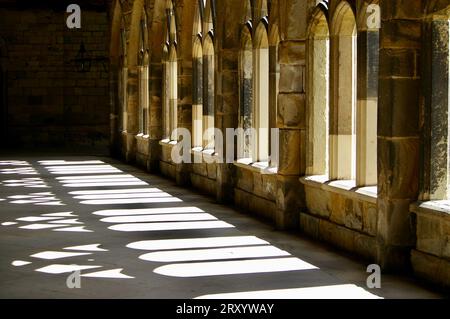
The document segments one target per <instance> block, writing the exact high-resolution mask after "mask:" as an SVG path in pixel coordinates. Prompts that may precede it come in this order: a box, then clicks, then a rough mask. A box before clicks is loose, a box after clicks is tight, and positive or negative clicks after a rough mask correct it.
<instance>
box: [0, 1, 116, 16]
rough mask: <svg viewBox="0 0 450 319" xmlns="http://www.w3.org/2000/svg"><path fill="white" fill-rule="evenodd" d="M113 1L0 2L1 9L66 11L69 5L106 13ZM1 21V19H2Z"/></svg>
mask: <svg viewBox="0 0 450 319" xmlns="http://www.w3.org/2000/svg"><path fill="white" fill-rule="evenodd" d="M112 1H113V0H0V8H9V9H18V10H32V9H50V10H55V11H59V10H66V8H67V6H68V5H69V4H72V3H73V4H78V5H79V6H80V7H81V9H82V10H83V8H84V9H89V10H98V11H106V10H107V9H108V6H109V4H110V3H111V2H112ZM0 19H1V17H0Z"/></svg>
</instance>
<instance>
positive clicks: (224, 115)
mask: <svg viewBox="0 0 450 319" xmlns="http://www.w3.org/2000/svg"><path fill="white" fill-rule="evenodd" d="M241 5H242V0H227V1H219V2H217V8H216V9H217V12H222V14H219V15H218V16H217V21H216V28H215V37H216V39H217V41H216V47H215V60H216V70H215V71H216V83H215V84H216V86H215V91H216V98H215V108H216V110H215V125H216V127H217V128H218V129H220V130H222V132H223V133H224V134H223V135H224V136H223V138H224V141H223V156H224V163H221V164H217V179H216V183H217V184H216V199H217V201H218V202H220V203H234V186H235V181H234V176H235V167H234V164H232V163H226V160H225V159H226V157H227V145H228V144H230V146H232V148H233V149H234V152H235V156H236V154H237V153H236V152H237V148H236V145H235V143H234V141H233V140H231V141H230V140H228V139H227V136H226V129H227V128H232V129H235V128H237V127H238V109H239V76H238V57H239V47H240V44H239V43H240V38H239V32H230V30H232V28H236V30H240V28H239V27H238V26H237V25H238V24H239V21H238V19H239V17H238V16H236V15H235V14H234V10H235V8H238V7H240V6H241ZM228 155H229V154H228ZM235 158H236V157H235Z"/></svg>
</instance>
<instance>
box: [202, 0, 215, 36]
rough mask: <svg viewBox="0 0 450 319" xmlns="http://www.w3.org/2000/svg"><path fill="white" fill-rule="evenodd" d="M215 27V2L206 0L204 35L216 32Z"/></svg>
mask: <svg viewBox="0 0 450 319" xmlns="http://www.w3.org/2000/svg"><path fill="white" fill-rule="evenodd" d="M204 1H205V0H204ZM215 25H216V13H215V1H214V0H206V1H205V7H204V11H203V34H207V33H208V32H210V31H212V30H214V27H215Z"/></svg>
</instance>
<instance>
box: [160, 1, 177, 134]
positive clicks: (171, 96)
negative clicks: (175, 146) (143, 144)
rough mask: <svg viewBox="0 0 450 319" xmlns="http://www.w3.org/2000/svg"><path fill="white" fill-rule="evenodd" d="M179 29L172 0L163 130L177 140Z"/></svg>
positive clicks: (165, 52) (166, 48)
mask: <svg viewBox="0 0 450 319" xmlns="http://www.w3.org/2000/svg"><path fill="white" fill-rule="evenodd" d="M176 45H177V30H176V22H175V12H174V8H173V4H172V1H168V2H167V7H166V44H165V45H164V48H163V61H162V64H163V132H164V136H163V138H164V140H169V141H170V140H171V141H177V140H178V134H177V128H178V62H177V61H178V58H177V47H176Z"/></svg>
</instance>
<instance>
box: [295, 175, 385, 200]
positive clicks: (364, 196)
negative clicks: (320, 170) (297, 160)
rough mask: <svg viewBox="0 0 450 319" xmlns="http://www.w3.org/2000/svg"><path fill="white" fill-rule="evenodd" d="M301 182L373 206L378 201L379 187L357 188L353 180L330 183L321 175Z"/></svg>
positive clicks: (304, 178)
mask: <svg viewBox="0 0 450 319" xmlns="http://www.w3.org/2000/svg"><path fill="white" fill-rule="evenodd" d="M300 182H301V183H302V184H304V185H310V186H313V187H317V188H321V189H323V190H325V191H329V192H333V193H338V194H341V195H343V196H348V197H351V198H355V199H359V200H362V201H365V202H370V203H372V204H376V203H377V199H378V189H377V186H368V187H356V183H355V181H352V180H337V181H330V180H329V179H328V177H327V176H323V175H319V176H305V177H302V178H300Z"/></svg>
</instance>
